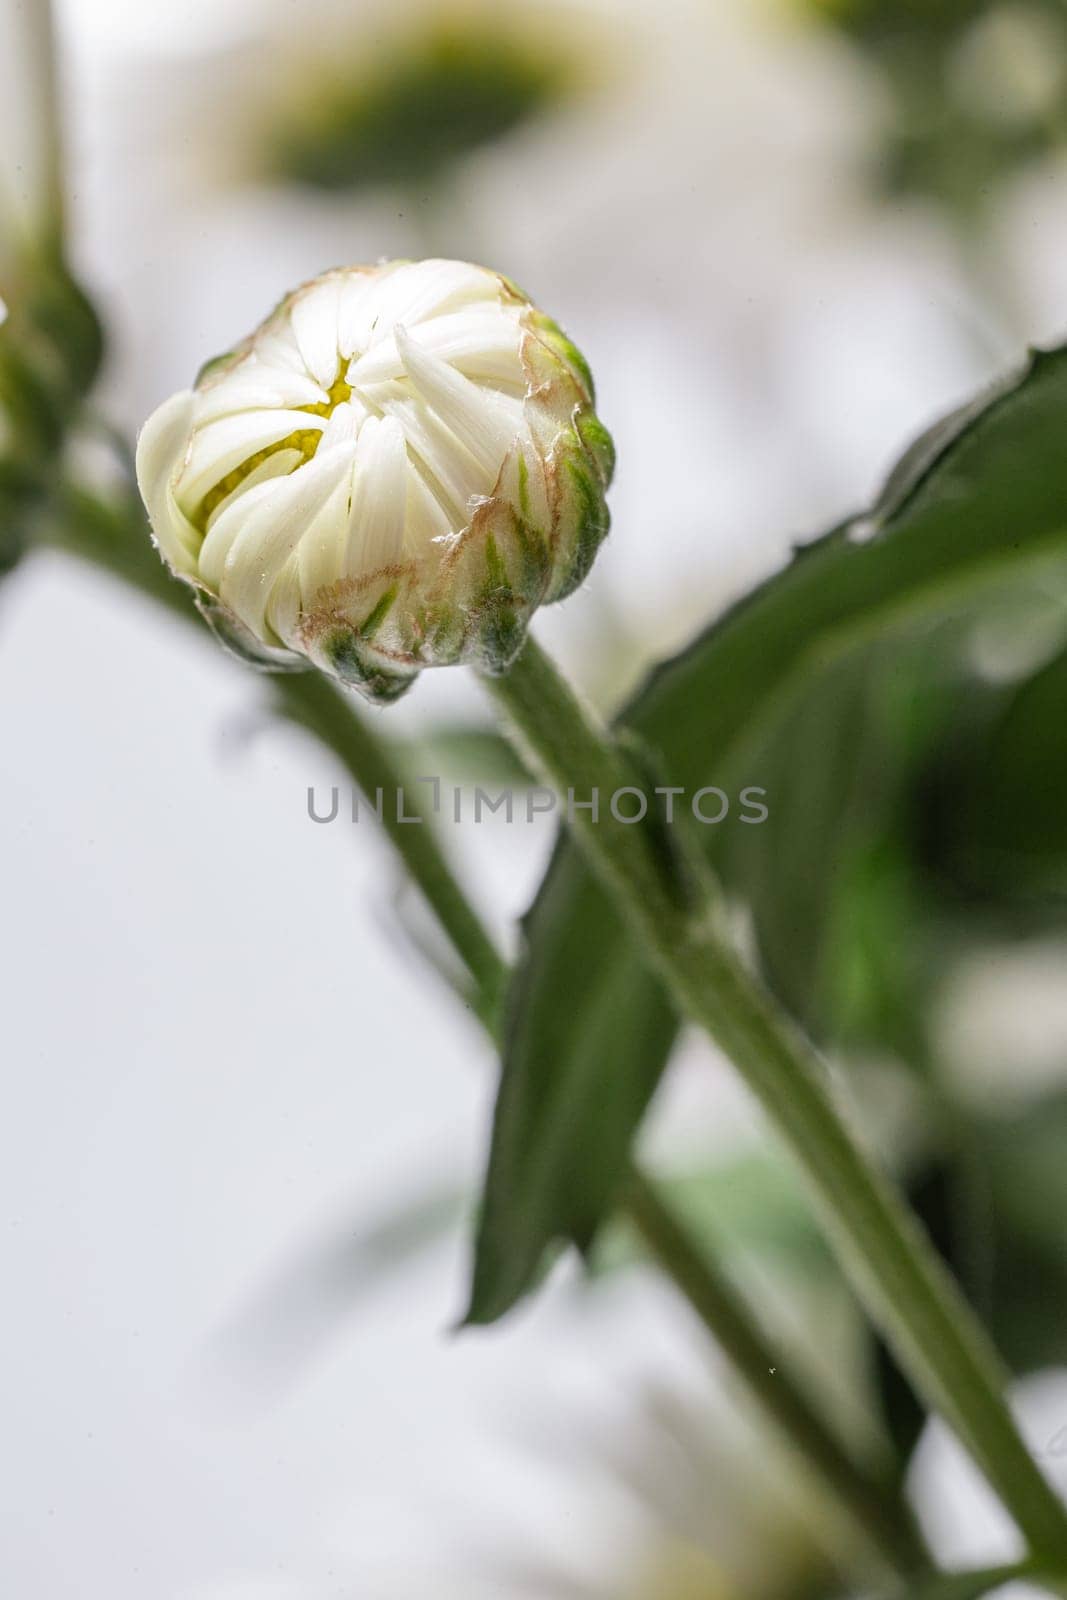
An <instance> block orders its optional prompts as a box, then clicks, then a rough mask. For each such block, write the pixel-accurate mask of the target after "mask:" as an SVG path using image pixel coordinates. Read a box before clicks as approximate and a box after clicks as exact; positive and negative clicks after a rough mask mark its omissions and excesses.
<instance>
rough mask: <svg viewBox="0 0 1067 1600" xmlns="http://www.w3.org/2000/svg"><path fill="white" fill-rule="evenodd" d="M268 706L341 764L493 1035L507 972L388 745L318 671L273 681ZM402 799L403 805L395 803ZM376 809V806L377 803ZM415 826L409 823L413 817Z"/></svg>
mask: <svg viewBox="0 0 1067 1600" xmlns="http://www.w3.org/2000/svg"><path fill="white" fill-rule="evenodd" d="M274 700H275V704H276V705H277V707H278V709H279V710H280V711H281V712H282V713H283V714H284V715H285V716H286V717H288V718H289V719H290V721H292V722H296V723H299V724H300V726H301V727H304V728H307V729H308V730H309V731H310V732H311V733H313V734H315V735H316V736H317V738H319V739H320V740H321V741H322V743H323V744H324V745H326V746H327V748H328V749H330V750H332V751H333V753H334V754H335V755H336V756H338V757H339V759H340V760H341V762H342V763H343V765H344V767H345V769H346V771H347V772H348V773H349V774H350V775H351V777H352V778H353V780H354V781H355V783H356V785H357V786H358V787H359V789H360V790H361V791H362V792H363V794H364V795H365V796H366V797H367V799H368V801H370V802H371V803H372V804H375V805H376V815H379V816H380V821H381V825H382V827H383V829H384V830H385V833H386V835H387V837H388V839H389V842H390V844H391V845H392V846H393V848H394V850H395V851H396V853H397V855H398V856H399V857H400V859H401V861H402V862H403V864H404V866H405V867H406V869H407V871H408V872H409V874H410V875H411V877H412V879H413V880H414V882H415V883H416V884H418V886H419V888H420V889H421V891H422V893H423V895H424V896H425V898H426V902H427V904H428V905H429V907H430V909H431V911H432V912H433V914H434V916H435V917H436V918H437V921H438V923H439V924H440V927H441V930H442V932H443V933H444V934H445V935H446V936H447V938H448V940H449V942H450V943H451V945H452V947H453V949H454V950H455V952H456V954H457V955H458V956H459V958H460V960H461V961H462V962H463V964H464V966H465V967H466V968H467V971H468V973H469V974H470V977H471V979H472V980H473V984H474V1004H475V1008H476V1010H477V1011H478V1014H479V1016H480V1017H481V1018H482V1020H483V1022H485V1024H486V1026H487V1027H488V1029H489V1031H490V1032H491V1033H494V1032H495V1031H496V1025H497V1017H498V1015H499V1010H500V1006H501V1003H502V1000H503V996H504V990H505V987H506V985H507V978H508V969H507V965H506V963H505V962H504V959H503V957H502V956H501V955H500V954H499V952H498V951H497V949H496V946H495V945H494V943H493V941H492V939H491V938H490V936H489V934H488V932H487V931H486V928H485V926H484V924H483V923H482V921H481V919H480V917H479V916H478V913H477V912H476V911H475V909H474V907H473V906H472V905H471V903H470V901H469V899H468V898H467V896H466V895H465V894H464V892H463V890H462V889H461V887H460V885H459V883H458V881H457V879H456V877H455V874H454V873H453V871H452V868H451V867H450V866H449V864H448V862H447V861H446V859H445V856H444V853H443V851H442V850H441V846H440V844H439V843H438V840H437V835H436V833H435V832H434V829H433V828H432V826H431V825H430V819H429V817H427V816H426V815H425V813H424V812H423V810H422V809H421V807H420V804H419V795H418V789H417V787H416V786H413V785H409V786H405V783H404V778H403V775H402V774H401V771H400V769H399V767H398V765H397V762H396V759H395V757H394V755H393V752H392V749H391V748H390V745H389V744H388V743H387V742H386V741H385V740H384V739H382V738H381V737H380V736H379V734H378V733H377V732H375V731H374V730H373V729H372V728H371V727H370V726H369V719H368V718H367V717H361V716H360V715H359V714H358V713H357V711H356V710H355V708H354V706H353V705H352V702H351V696H350V695H347V696H346V695H345V693H344V691H343V690H341V689H337V688H335V687H334V685H333V684H332V683H330V682H329V680H328V679H327V678H325V677H324V676H322V674H320V673H318V672H300V673H293V674H285V675H282V676H279V677H277V678H276V679H275V680H274ZM398 797H403V804H402V805H399V804H398V803H397V800H398ZM378 802H380V804H378ZM416 816H417V817H418V819H419V820H418V821H417V822H416V821H413V820H412V819H413V818H414V817H416Z"/></svg>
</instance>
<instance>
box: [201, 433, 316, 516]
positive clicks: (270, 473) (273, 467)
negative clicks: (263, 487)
mask: <svg viewBox="0 0 1067 1600" xmlns="http://www.w3.org/2000/svg"><path fill="white" fill-rule="evenodd" d="M303 459H304V457H303V455H302V453H301V452H300V451H299V450H275V451H274V452H273V453H272V454H271V455H269V456H268V457H267V458H266V460H265V461H261V462H260V463H259V466H258V467H253V468H252V470H251V472H248V473H246V474H245V476H244V477H243V478H242V479H241V481H240V483H239V484H238V485H237V487H236V489H231V490H230V492H229V494H228V495H226V496H224V498H223V499H222V500H220V501H219V503H218V505H217V506H215V507H214V508H213V510H212V512H211V515H210V517H209V518H208V523H207V526H208V536H209V537H210V533H211V530H212V529H213V528H214V526H215V523H216V522H217V521H218V520H219V518H220V517H221V516H222V515H223V514H224V513H225V512H227V511H229V509H230V507H231V506H232V505H236V503H237V501H238V500H240V499H241V498H242V496H244V495H246V494H247V493H248V491H249V490H250V489H254V488H255V487H256V485H257V484H260V483H267V482H268V481H269V480H270V479H271V478H284V477H286V476H287V475H288V474H289V473H290V472H292V471H293V470H294V468H296V467H298V466H299V465H300V463H301V462H302V461H303Z"/></svg>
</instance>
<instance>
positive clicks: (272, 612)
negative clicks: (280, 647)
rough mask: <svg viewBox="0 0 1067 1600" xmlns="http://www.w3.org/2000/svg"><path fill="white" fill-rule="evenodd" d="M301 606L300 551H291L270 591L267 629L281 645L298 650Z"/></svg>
mask: <svg viewBox="0 0 1067 1600" xmlns="http://www.w3.org/2000/svg"><path fill="white" fill-rule="evenodd" d="M301 611H302V605H301V596H300V549H299V547H298V548H297V549H296V550H294V551H293V553H292V555H291V556H290V557H289V559H288V561H287V562H286V563H285V566H284V567H283V568H282V570H281V572H280V574H279V575H278V578H277V579H276V581H275V584H274V588H273V589H272V590H271V594H270V601H269V603H268V605H267V615H266V624H267V628H268V629H269V630H270V631H271V632H272V633H273V634H275V635H276V636H277V638H279V639H280V640H281V641H282V643H283V644H287V645H289V646H290V647H292V648H299V639H298V638H297V629H298V627H299V623H300V617H301Z"/></svg>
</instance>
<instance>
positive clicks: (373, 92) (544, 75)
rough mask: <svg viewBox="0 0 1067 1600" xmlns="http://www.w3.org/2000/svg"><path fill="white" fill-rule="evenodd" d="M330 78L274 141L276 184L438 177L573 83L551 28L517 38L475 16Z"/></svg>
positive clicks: (345, 185)
mask: <svg viewBox="0 0 1067 1600" xmlns="http://www.w3.org/2000/svg"><path fill="white" fill-rule="evenodd" d="M331 72H332V81H328V82H327V83H325V84H323V83H321V82H320V83H319V84H317V85H316V91H315V96H314V99H313V100H309V101H308V102H307V103H305V104H304V105H303V106H301V107H297V108H294V111H293V112H292V113H291V114H290V115H289V117H288V118H287V119H286V120H284V121H283V123H282V125H281V126H280V127H279V128H278V129H276V131H275V135H274V141H273V166H274V168H275V170H276V171H277V172H278V173H279V174H280V175H281V176H283V177H286V178H290V179H293V180H295V181H297V182H300V183H306V184H311V185H313V186H315V187H317V188H322V189H353V188H358V187H361V186H369V185H375V184H410V183H419V182H429V181H431V180H433V179H436V178H439V177H440V176H441V175H442V174H443V173H445V172H446V171H447V170H448V169H449V168H450V167H452V166H453V165H454V164H455V163H456V162H457V161H459V160H461V159H462V158H463V157H464V156H466V155H469V154H470V153H471V152H472V151H474V150H476V149H478V148H479V147H480V146H482V145H486V144H489V143H491V142H492V141H494V140H496V139H499V138H501V137H503V136H504V135H505V134H508V133H511V132H512V131H513V130H514V129H515V128H517V127H518V126H519V125H520V124H522V123H524V122H526V121H528V120H529V119H530V118H532V117H534V116H535V115H537V114H538V113H540V112H543V111H545V110H547V109H549V108H550V107H552V106H554V105H556V104H558V103H559V102H560V101H561V100H563V99H565V98H566V97H567V96H568V95H569V94H570V93H572V92H573V91H574V90H575V89H576V88H577V86H578V84H579V81H580V75H579V71H578V65H577V63H576V62H572V61H570V60H569V58H568V56H567V54H566V41H565V39H560V38H559V37H558V36H555V35H554V34H553V31H552V29H551V28H549V27H546V28H544V29H543V30H542V31H539V32H538V33H537V34H530V35H525V34H519V33H517V32H516V31H514V30H511V29H508V28H505V27H504V26H502V25H501V24H500V23H499V22H494V20H493V19H492V18H491V17H489V16H487V15H478V14H477V13H475V14H473V15H472V16H470V17H469V18H467V17H465V16H464V14H463V13H458V14H457V15H456V17H454V18H448V17H443V18H440V19H438V20H437V21H436V22H433V23H432V24H431V25H430V26H429V27H428V28H426V29H425V30H424V31H422V32H420V33H417V34H414V35H413V36H412V37H411V38H410V39H408V40H406V41H403V42H401V43H398V44H397V45H395V46H394V47H393V48H392V49H391V50H389V51H383V52H382V53H381V54H380V56H379V57H378V58H377V59H373V58H371V59H370V61H367V60H362V61H360V62H358V63H354V64H353V72H352V74H351V75H350V76H347V77H341V76H340V75H339V73H338V70H337V65H336V63H333V64H331Z"/></svg>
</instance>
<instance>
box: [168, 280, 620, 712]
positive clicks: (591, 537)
mask: <svg viewBox="0 0 1067 1600" xmlns="http://www.w3.org/2000/svg"><path fill="white" fill-rule="evenodd" d="M612 466H613V452H612V446H611V440H610V438H609V436H608V434H607V432H606V430H605V429H604V427H603V426H602V424H601V423H600V422H599V420H598V419H597V417H596V414H595V412H594V410H593V384H592V379H591V377H590V374H589V369H588V367H587V366H586V364H585V361H584V360H583V358H582V357H581V355H580V354H579V352H578V351H577V350H576V349H575V348H574V346H573V345H572V344H571V343H570V342H569V341H568V340H567V338H566V337H565V336H564V334H563V333H562V332H561V331H560V329H559V328H558V327H557V326H556V324H555V323H553V322H552V321H550V319H549V318H547V317H545V316H544V315H542V314H541V313H540V312H539V311H537V310H536V309H535V308H534V307H533V306H532V305H531V304H530V302H529V301H528V300H527V299H526V297H525V296H524V295H523V294H521V293H520V292H519V290H518V289H516V288H515V287H514V285H513V284H511V283H509V282H508V281H507V280H506V279H504V278H502V277H500V276H499V275H498V274H496V273H493V272H489V271H487V270H486V269H485V268H482V267H475V266H469V265H467V264H466V263H465V262H459V261H418V262H397V261H391V262H386V263H384V264H383V265H381V266H377V267H352V268H346V269H342V270H338V271H334V272H328V273H326V274H324V276H323V277H321V278H317V279H315V280H314V281H313V282H312V283H309V284H305V285H304V286H303V287H302V288H300V289H297V290H296V291H295V293H293V294H291V295H289V296H288V297H287V298H286V299H285V300H283V301H282V303H281V305H280V306H279V307H278V308H277V310H276V311H274V312H273V314H272V315H271V316H270V317H268V319H267V321H266V322H265V323H263V325H262V326H261V327H260V328H258V329H257V330H256V332H255V333H253V334H252V336H251V337H250V338H249V339H248V340H246V342H245V343H244V344H242V345H241V346H239V347H238V349H237V350H235V351H234V352H232V353H231V354H230V355H227V356H224V357H221V358H220V359H219V360H217V361H214V362H211V363H210V364H209V365H208V366H207V367H206V368H205V369H204V370H203V371H202V372H201V374H200V377H199V379H198V381H197V384H196V388H195V389H193V390H186V391H184V392H182V393H181V394H177V395H175V396H174V397H173V398H172V399H170V400H168V401H166V402H165V404H164V405H162V406H161V407H160V408H159V410H158V411H156V412H155V414H154V415H153V416H152V417H151V418H150V419H149V421H148V423H147V424H146V425H145V428H144V430H143V432H142V434H141V437H140V440H139V442H138V449H137V472H138V481H139V483H140V486H141V493H142V495H143V497H144V500H145V504H146V506H147V507H148V512H149V516H150V518H151V522H152V528H153V532H154V534H155V538H156V542H157V544H158V546H159V548H160V551H161V552H162V554H163V556H164V558H165V559H166V560H167V562H168V563H169V565H170V566H171V568H172V570H173V571H174V572H175V573H177V574H178V575H179V576H180V577H183V578H185V579H187V580H188V581H189V582H190V583H192V584H194V585H195V586H196V587H197V589H198V590H199V592H200V602H201V609H202V610H204V612H205V614H206V615H207V616H208V619H209V620H210V621H211V622H212V623H213V624H214V625H215V626H216V628H217V629H218V631H219V632H220V634H221V635H222V637H223V638H224V640H225V642H227V643H228V644H230V645H231V647H233V648H236V649H237V650H238V651H239V652H240V653H242V654H244V655H246V656H248V657H251V658H252V659H253V660H255V661H257V662H258V663H259V664H261V665H267V666H275V667H286V666H292V665H302V664H303V660H302V658H307V659H308V660H310V661H311V662H312V663H314V664H315V665H316V666H318V667H320V668H322V669H323V670H324V671H326V672H328V673H330V674H332V675H333V676H334V677H336V678H338V679H340V680H341V681H342V682H344V683H346V684H349V685H351V686H353V687H355V688H357V689H359V690H360V691H361V692H362V693H364V694H365V695H367V696H368V697H369V698H371V699H373V700H379V701H387V700H392V699H395V698H396V697H397V696H398V695H399V694H401V693H402V692H403V691H404V689H405V688H407V687H408V685H409V684H410V682H411V681H412V679H413V678H414V676H415V675H416V674H417V673H418V672H419V671H420V670H421V668H423V667H432V666H448V665H450V664H452V663H454V662H459V661H476V662H479V663H480V664H481V665H482V666H484V667H485V668H487V669H488V670H490V671H502V670H503V669H504V668H505V667H506V666H507V665H508V663H509V662H510V661H511V659H512V658H513V656H514V655H515V654H516V652H517V651H518V649H519V647H520V645H521V644H522V640H523V637H524V633H525V629H526V625H527V623H528V621H529V618H530V615H531V614H532V612H533V611H534V609H535V608H536V607H537V606H539V605H541V604H542V603H543V602H545V601H550V600H558V599H560V598H562V597H563V596H564V595H566V594H568V593H569V592H570V591H571V590H572V589H573V588H574V587H575V585H576V584H578V583H579V582H581V580H582V578H583V577H584V576H585V574H586V572H587V571H588V569H589V566H590V563H591V561H592V559H593V556H594V554H595V553H596V549H597V546H598V545H599V543H600V541H601V539H602V538H603V537H604V534H605V533H606V532H607V527H608V513H607V508H606V505H605V501H604V494H605V490H606V488H607V485H608V482H609V480H610V478H611V472H612Z"/></svg>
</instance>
